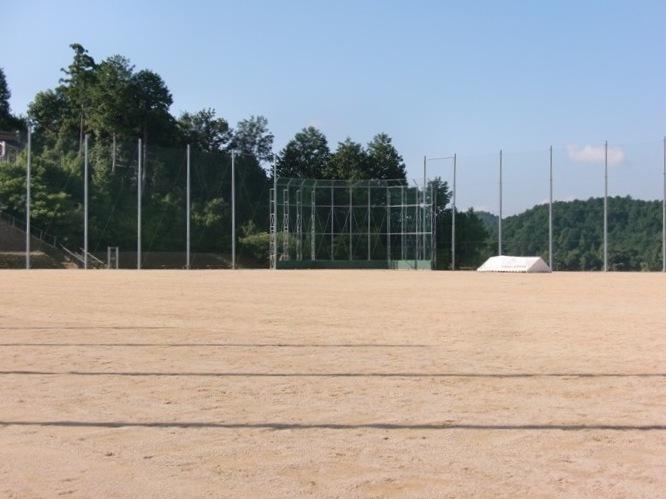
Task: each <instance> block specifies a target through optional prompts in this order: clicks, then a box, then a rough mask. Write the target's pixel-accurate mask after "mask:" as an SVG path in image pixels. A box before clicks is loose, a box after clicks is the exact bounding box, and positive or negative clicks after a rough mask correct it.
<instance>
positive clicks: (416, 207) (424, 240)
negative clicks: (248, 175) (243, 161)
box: [269, 178, 436, 269]
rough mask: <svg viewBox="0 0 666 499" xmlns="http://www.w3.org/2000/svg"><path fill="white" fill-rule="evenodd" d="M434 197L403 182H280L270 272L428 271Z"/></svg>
mask: <svg viewBox="0 0 666 499" xmlns="http://www.w3.org/2000/svg"><path fill="white" fill-rule="evenodd" d="M435 192H436V191H435V190H434V189H433V187H432V184H429V185H428V186H427V187H420V186H410V185H408V184H407V183H406V182H405V181H404V180H354V181H353V180H315V179H302V178H277V179H276V180H275V181H274V187H273V188H272V189H271V193H270V201H271V202H270V207H271V210H270V236H271V238H270V251H269V253H270V264H271V268H277V269H288V268H406V269H430V268H432V265H433V261H432V258H433V254H434V252H433V247H432V245H433V242H434V241H435V238H434V237H433V230H434V229H433V228H434V227H435V224H434V223H433V213H434V211H433V206H434V204H435Z"/></svg>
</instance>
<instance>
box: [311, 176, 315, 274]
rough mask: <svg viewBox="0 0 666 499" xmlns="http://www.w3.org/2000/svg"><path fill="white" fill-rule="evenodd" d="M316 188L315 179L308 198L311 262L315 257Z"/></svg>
mask: <svg viewBox="0 0 666 499" xmlns="http://www.w3.org/2000/svg"><path fill="white" fill-rule="evenodd" d="M316 189H317V181H316V180H315V185H314V187H313V188H312V194H311V198H310V260H312V261H313V262H314V261H315V260H316V259H317V252H316V246H315V245H316V242H317V224H316V218H315V217H316V214H317V203H316V198H315V196H316Z"/></svg>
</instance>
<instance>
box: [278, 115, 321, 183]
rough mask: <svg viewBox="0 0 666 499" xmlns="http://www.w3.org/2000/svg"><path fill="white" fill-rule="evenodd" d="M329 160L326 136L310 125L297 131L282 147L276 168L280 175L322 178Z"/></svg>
mask: <svg viewBox="0 0 666 499" xmlns="http://www.w3.org/2000/svg"><path fill="white" fill-rule="evenodd" d="M330 160H331V151H330V149H329V148H328V141H327V140H326V136H325V135H324V134H323V133H322V132H321V131H319V130H317V129H316V128H315V127H312V126H310V127H307V128H304V129H303V130H301V131H300V132H298V133H297V134H296V135H295V136H294V138H293V139H291V140H290V141H289V143H288V144H287V145H286V146H285V147H284V149H282V151H281V152H280V154H279V156H278V159H277V165H276V170H277V174H278V175H279V176H281V177H294V178H323V176H324V175H325V174H326V173H325V172H326V171H327V168H328V166H329V161H330Z"/></svg>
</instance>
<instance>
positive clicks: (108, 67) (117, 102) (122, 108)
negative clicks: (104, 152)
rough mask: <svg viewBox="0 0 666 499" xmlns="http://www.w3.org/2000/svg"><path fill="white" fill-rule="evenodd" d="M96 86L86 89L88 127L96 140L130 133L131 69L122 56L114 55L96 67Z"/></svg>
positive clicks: (132, 67)
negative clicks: (88, 91) (89, 102)
mask: <svg viewBox="0 0 666 499" xmlns="http://www.w3.org/2000/svg"><path fill="white" fill-rule="evenodd" d="M95 72H96V84H95V85H94V87H93V88H91V89H90V93H91V104H92V105H93V107H92V109H91V110H90V118H89V122H90V126H91V128H92V129H93V130H94V131H95V132H96V134H97V135H98V137H104V138H109V137H112V136H113V135H130V134H132V115H131V113H128V110H129V109H131V108H132V105H133V104H134V102H132V100H133V92H132V90H133V88H132V82H133V72H134V66H132V65H131V64H130V62H129V59H127V58H126V57H123V56H120V55H115V56H112V57H109V58H108V59H106V60H104V61H102V62H101V63H100V64H99V65H98V66H97V68H96V71H95Z"/></svg>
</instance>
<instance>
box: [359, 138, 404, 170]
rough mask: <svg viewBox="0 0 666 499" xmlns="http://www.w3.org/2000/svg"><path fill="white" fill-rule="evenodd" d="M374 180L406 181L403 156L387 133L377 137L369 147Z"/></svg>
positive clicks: (369, 158)
mask: <svg viewBox="0 0 666 499" xmlns="http://www.w3.org/2000/svg"><path fill="white" fill-rule="evenodd" d="M367 151H368V152H367V154H368V160H369V164H370V165H369V166H370V170H371V176H372V178H378V179H390V180H394V179H406V178H407V170H406V168H405V162H404V161H403V159H402V156H400V154H399V153H398V150H397V149H396V148H395V146H394V145H393V142H392V140H391V137H389V136H388V135H387V134H385V133H380V134H377V135H375V137H374V138H373V139H372V141H370V143H369V144H368V147H367Z"/></svg>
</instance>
